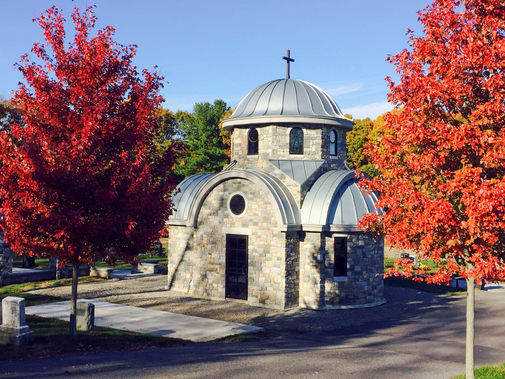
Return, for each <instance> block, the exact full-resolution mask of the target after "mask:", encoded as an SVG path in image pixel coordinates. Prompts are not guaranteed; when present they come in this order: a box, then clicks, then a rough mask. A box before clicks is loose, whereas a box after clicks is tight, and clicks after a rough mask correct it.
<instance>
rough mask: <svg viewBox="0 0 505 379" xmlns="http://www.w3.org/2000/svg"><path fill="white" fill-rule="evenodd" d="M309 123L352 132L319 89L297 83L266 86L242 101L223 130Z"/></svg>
mask: <svg viewBox="0 0 505 379" xmlns="http://www.w3.org/2000/svg"><path fill="white" fill-rule="evenodd" d="M271 122H283V123H295V122H299V123H310V124H328V125H339V126H343V127H345V128H347V129H352V126H353V122H352V121H351V120H349V119H348V118H346V117H344V115H343V114H342V111H341V110H340V108H339V107H338V105H337V104H336V103H335V101H333V99H332V98H331V97H330V96H329V95H328V94H327V93H326V92H324V91H323V90H322V89H321V88H319V87H318V86H316V85H314V84H311V83H308V82H305V81H303V80H297V79H277V80H272V81H271V82H268V83H265V84H263V85H261V86H259V87H257V88H256V89H254V90H252V91H251V92H249V94H248V95H247V96H246V97H244V99H242V101H241V102H240V104H239V105H238V106H237V109H236V110H235V112H233V114H232V115H231V116H230V117H229V118H227V119H225V120H223V127H224V129H226V130H233V128H234V127H237V126H241V125H249V124H258V123H271Z"/></svg>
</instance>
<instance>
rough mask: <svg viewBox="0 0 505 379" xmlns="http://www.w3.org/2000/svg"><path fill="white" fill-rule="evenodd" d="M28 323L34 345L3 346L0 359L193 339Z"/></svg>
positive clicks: (47, 322)
mask: <svg viewBox="0 0 505 379" xmlns="http://www.w3.org/2000/svg"><path fill="white" fill-rule="evenodd" d="M26 324H27V325H29V326H30V330H31V331H33V332H34V334H35V340H34V342H33V343H31V344H27V345H22V346H9V345H0V361H11V360H18V359H24V358H41V357H50V356H54V355H62V354H72V353H84V352H94V351H101V350H116V351H117V350H136V349H144V348H147V347H174V346H183V345H187V344H190V343H192V342H190V341H186V340H181V339H177V338H167V337H160V336H152V335H148V334H140V333H133V332H127V331H124V330H118V329H110V328H103V327H99V326H95V328H94V329H93V330H92V331H90V332H81V331H78V334H77V336H75V337H71V336H69V334H68V322H66V321H62V320H55V319H49V318H43V317H38V316H31V315H26Z"/></svg>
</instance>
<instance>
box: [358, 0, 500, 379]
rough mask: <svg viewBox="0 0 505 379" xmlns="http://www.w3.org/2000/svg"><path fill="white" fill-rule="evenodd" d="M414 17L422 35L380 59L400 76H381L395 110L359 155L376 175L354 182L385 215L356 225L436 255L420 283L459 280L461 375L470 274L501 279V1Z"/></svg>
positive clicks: (471, 1)
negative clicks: (464, 291) (462, 284)
mask: <svg viewBox="0 0 505 379" xmlns="http://www.w3.org/2000/svg"><path fill="white" fill-rule="evenodd" d="M419 21H420V22H421V24H422V25H423V31H424V35H423V36H422V37H415V36H414V34H413V32H411V31H409V34H410V44H411V49H410V50H404V51H402V52H400V53H398V54H397V55H395V56H391V57H389V60H390V61H391V62H392V63H393V64H394V65H395V67H396V72H397V74H398V75H399V76H400V81H399V83H394V82H393V81H392V80H391V79H390V78H388V82H389V88H390V93H389V101H390V102H391V103H392V104H394V105H395V106H396V108H397V109H399V110H400V111H399V112H396V113H391V114H389V115H387V117H386V119H385V126H384V129H385V133H384V136H383V137H382V139H381V141H380V143H379V144H378V146H376V147H375V148H370V149H369V150H368V152H367V154H368V156H369V159H370V161H371V162H372V163H373V164H374V165H375V166H376V168H377V170H378V171H379V173H380V176H379V177H377V178H375V179H369V180H365V181H364V183H363V184H364V185H365V186H368V188H369V189H373V190H377V191H379V192H380V193H381V198H380V200H379V204H378V205H379V206H381V207H383V209H384V210H385V212H384V214H383V215H380V216H379V215H369V216H368V217H366V218H365V219H364V220H363V226H364V227H366V228H367V229H368V230H369V231H374V232H375V233H378V234H382V235H385V236H387V238H388V239H389V241H390V242H392V244H393V245H396V246H398V247H401V248H413V249H415V250H416V251H418V252H419V254H420V255H421V256H422V257H423V258H430V259H433V260H435V261H438V262H441V265H440V268H439V269H438V271H437V272H436V273H435V274H434V275H432V276H428V277H427V281H429V282H436V283H442V282H447V281H448V280H449V279H450V277H451V276H452V275H462V276H463V277H465V278H466V279H467V285H468V302H467V304H468V307H470V308H467V310H468V312H467V317H468V319H467V328H468V329H467V378H470V377H473V301H474V297H473V296H474V295H473V294H474V281H475V280H477V281H480V280H491V281H495V280H505V270H504V258H505V128H504V127H505V6H504V4H503V0H435V1H434V2H433V3H432V4H431V5H430V6H427V7H426V8H425V9H424V10H423V11H421V12H419ZM397 267H400V268H401V267H402V266H401V265H399V266H397ZM406 268H407V270H404V271H401V270H400V271H397V272H390V274H397V275H398V274H402V275H411V272H410V270H409V269H408V268H409V267H406ZM392 271H393V270H392ZM418 273H424V272H423V271H422V270H421V271H420V272H418ZM469 350H471V351H469ZM469 354H470V355H469ZM469 365H471V373H470V372H469Z"/></svg>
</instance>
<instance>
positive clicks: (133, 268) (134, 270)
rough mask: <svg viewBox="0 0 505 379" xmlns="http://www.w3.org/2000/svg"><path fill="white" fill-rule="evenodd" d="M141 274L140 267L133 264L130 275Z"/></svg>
mask: <svg viewBox="0 0 505 379" xmlns="http://www.w3.org/2000/svg"><path fill="white" fill-rule="evenodd" d="M138 273H139V265H138V264H137V265H134V264H133V263H132V267H131V270H130V274H138Z"/></svg>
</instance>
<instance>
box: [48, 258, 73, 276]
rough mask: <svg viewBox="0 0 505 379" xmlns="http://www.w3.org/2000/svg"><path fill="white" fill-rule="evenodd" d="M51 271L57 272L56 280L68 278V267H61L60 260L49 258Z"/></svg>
mask: <svg viewBox="0 0 505 379" xmlns="http://www.w3.org/2000/svg"><path fill="white" fill-rule="evenodd" d="M49 270H51V271H55V277H56V279H65V278H68V277H69V275H68V267H67V266H63V267H60V260H59V259H58V258H49Z"/></svg>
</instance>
